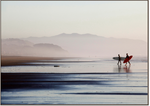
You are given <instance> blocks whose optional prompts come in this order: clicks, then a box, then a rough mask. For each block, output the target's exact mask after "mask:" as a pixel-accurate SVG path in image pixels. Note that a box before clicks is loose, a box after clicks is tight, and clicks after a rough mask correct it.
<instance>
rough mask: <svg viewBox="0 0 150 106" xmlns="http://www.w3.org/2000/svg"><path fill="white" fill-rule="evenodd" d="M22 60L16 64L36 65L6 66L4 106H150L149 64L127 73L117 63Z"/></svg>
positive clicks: (138, 63) (131, 68) (3, 92)
mask: <svg viewBox="0 0 150 106" xmlns="http://www.w3.org/2000/svg"><path fill="white" fill-rule="evenodd" d="M8 59H12V58H7V59H6V58H5V61H6V60H7V61H8ZM13 59H15V58H14V57H13ZM21 59H23V58H22V57H21V58H20V60H19V57H18V60H17V59H16V60H17V62H18V63H17V62H16V65H18V64H20V63H21V64H22V63H24V62H33V61H36V62H34V63H29V64H26V65H25V64H24V65H22V66H11V67H7V66H6V67H2V72H1V101H2V104H5V105H6V104H7V105H10V104H11V105H12V104H17V105H20V104H26V105H27V104H138V105H139V104H144V105H145V104H148V85H147V67H146V63H143V62H142V63H141V62H133V63H132V65H131V67H130V71H127V69H126V68H124V66H123V65H122V66H120V67H118V66H117V65H116V62H115V61H97V62H94V61H93V62H83V61H82V62H77V61H76V60H77V59H74V60H75V61H72V62H70V60H69V61H68V60H67V61H66V62H65V61H64V60H61V61H55V60H54V61H53V62H54V63H52V61H51V58H49V60H50V61H49V60H48V58H47V60H46V59H44V58H35V59H33V58H32V59H29V58H28V59H27V60H26V59H25V57H24V59H25V60H21ZM53 59H58V58H53ZM3 60H4V58H3ZM38 60H45V61H46V63H45V61H44V62H43V61H42V62H37V61H38ZM30 64H31V65H30ZM45 64H46V65H45ZM11 65H12V64H11ZM54 65H59V66H60V67H54ZM128 68H129V67H128Z"/></svg>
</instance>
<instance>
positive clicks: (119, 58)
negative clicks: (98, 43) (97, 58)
mask: <svg viewBox="0 0 150 106" xmlns="http://www.w3.org/2000/svg"><path fill="white" fill-rule="evenodd" d="M119 62H120V65H121V57H120V54H118V63H117V65H119Z"/></svg>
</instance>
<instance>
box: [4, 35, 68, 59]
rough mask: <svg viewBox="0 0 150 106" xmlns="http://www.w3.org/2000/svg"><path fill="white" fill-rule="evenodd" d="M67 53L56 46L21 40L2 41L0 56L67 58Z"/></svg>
mask: <svg viewBox="0 0 150 106" xmlns="http://www.w3.org/2000/svg"><path fill="white" fill-rule="evenodd" d="M68 54H69V53H68V52H67V51H66V50H64V49H62V48H61V47H60V46H58V45H53V44H49V43H39V44H34V43H31V42H29V41H27V40H21V39H12V38H10V39H3V40H2V55H5V56H40V57H48V56H49V57H53V56H56V57H60V56H68Z"/></svg>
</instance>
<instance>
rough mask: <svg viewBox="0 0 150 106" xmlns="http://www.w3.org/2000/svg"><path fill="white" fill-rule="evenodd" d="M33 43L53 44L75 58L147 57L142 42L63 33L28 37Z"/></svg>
mask: <svg viewBox="0 0 150 106" xmlns="http://www.w3.org/2000/svg"><path fill="white" fill-rule="evenodd" d="M23 40H27V41H30V42H33V43H51V44H55V45H59V46H61V47H62V48H63V49H65V50H67V51H68V52H69V53H70V54H72V55H74V56H117V55H118V54H121V56H125V54H126V53H129V55H131V54H132V55H136V56H147V43H146V42H145V41H142V40H133V39H125V38H122V39H118V38H106V37H103V36H97V35H92V34H78V33H72V34H66V33H62V34H60V35H56V36H50V37H28V38H24V39H23Z"/></svg>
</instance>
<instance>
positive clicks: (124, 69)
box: [114, 65, 131, 73]
mask: <svg viewBox="0 0 150 106" xmlns="http://www.w3.org/2000/svg"><path fill="white" fill-rule="evenodd" d="M122 67H123V68H122ZM130 68H131V65H129V66H121V65H118V67H117V68H114V72H118V73H124V72H125V73H131V69H130Z"/></svg>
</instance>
